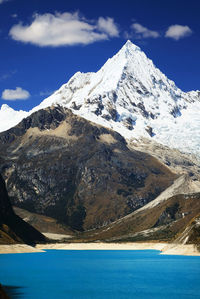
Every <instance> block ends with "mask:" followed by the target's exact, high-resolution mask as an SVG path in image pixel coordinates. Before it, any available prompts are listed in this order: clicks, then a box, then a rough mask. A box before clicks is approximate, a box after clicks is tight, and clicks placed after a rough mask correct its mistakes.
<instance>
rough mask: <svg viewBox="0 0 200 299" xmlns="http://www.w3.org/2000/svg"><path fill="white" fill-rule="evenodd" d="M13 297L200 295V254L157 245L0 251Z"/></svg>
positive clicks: (1, 277)
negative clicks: (164, 251) (164, 250)
mask: <svg viewBox="0 0 200 299" xmlns="http://www.w3.org/2000/svg"><path fill="white" fill-rule="evenodd" d="M0 283H1V284H3V285H4V286H7V287H9V288H8V289H7V290H8V291H9V292H10V294H11V293H12V294H13V295H12V297H11V298H18V299H20V298H33V299H59V298H70V299H71V298H72V299H73V298H95V299H96V298H97V299H98V298H99V299H100V298H101V299H102V298H103V299H104V298H106V299H107V298H111V299H112V298H159V299H160V298H171V299H172V298H178V299H182V298H187V299H188V298H200V257H185V256H167V255H159V251H156V250H140V251H131V250H124V251H122V250H117V251H116V250H115V251H113V250H90V251H88V250H81V251H75V250H66V251H64V250H63V251H62V250H60V251H59V250H48V251H46V252H44V253H23V254H2V255H0Z"/></svg>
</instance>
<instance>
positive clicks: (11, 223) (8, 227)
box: [0, 175, 45, 245]
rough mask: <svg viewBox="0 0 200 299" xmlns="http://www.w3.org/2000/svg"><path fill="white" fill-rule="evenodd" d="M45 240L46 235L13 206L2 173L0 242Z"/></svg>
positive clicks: (30, 242) (36, 241) (0, 183)
mask: <svg viewBox="0 0 200 299" xmlns="http://www.w3.org/2000/svg"><path fill="white" fill-rule="evenodd" d="M41 242H45V237H44V236H43V235H42V234H41V233H40V232H38V231H37V230H36V229H35V228H33V227H32V226H30V225H29V224H27V223H26V222H24V221H23V220H22V219H21V218H20V217H19V216H17V215H16V214H15V213H14V211H13V209H12V206H11V203H10V200H9V197H8V194H7V190H6V187H5V183H4V180H3V178H2V176H1V175H0V244H10V243H26V244H30V245H34V244H36V243H41Z"/></svg>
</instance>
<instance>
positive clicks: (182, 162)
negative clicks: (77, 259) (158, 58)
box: [0, 41, 200, 244]
mask: <svg viewBox="0 0 200 299" xmlns="http://www.w3.org/2000/svg"><path fill="white" fill-rule="evenodd" d="M199 111H200V91H191V92H184V91H182V90H180V89H179V88H178V87H177V86H176V85H175V83H174V82H173V81H171V80H169V79H168V78H167V77H166V76H165V75H164V74H163V73H162V72H161V71H160V70H159V69H158V68H156V67H155V65H154V64H153V62H152V61H151V60H150V59H149V58H147V56H146V55H145V53H144V52H142V50H141V49H140V48H139V47H137V46H136V45H134V44H132V43H131V42H130V41H127V42H126V44H125V45H124V46H123V47H122V49H121V50H120V51H119V52H118V53H117V54H116V55H114V56H113V57H112V58H110V59H108V61H107V62H106V63H105V64H104V65H103V66H102V68H101V69H100V70H99V71H98V72H96V73H93V72H90V73H81V72H77V73H76V74H75V75H74V76H73V77H72V78H71V79H70V80H69V81H68V82H67V83H66V84H63V85H62V86H61V87H60V88H59V89H58V90H57V91H56V92H54V93H53V94H52V95H51V96H50V97H48V98H46V99H44V101H42V102H41V104H40V105H38V106H36V107H34V108H33V109H32V110H31V111H29V112H26V111H14V110H13V109H12V108H10V107H9V106H7V105H2V107H1V109H0V119H1V120H3V121H2V122H1V123H0V131H1V133H0V172H1V173H2V176H3V178H4V179H5V181H6V186H7V190H8V194H9V197H10V200H11V203H12V205H14V206H16V207H17V208H15V210H16V211H18V212H19V213H21V215H25V216H24V218H27V217H29V218H30V217H33V218H34V219H33V218H32V220H30V219H29V222H30V223H34V225H36V226H37V227H40V226H43V225H41V223H44V224H45V227H46V230H47V231H46V232H47V233H49V232H50V233H51V232H54V233H56V232H57V231H59V232H61V233H67V232H71V233H72V235H73V238H76V237H74V236H77V235H78V236H79V240H80V238H82V239H83V240H84V241H87V240H91V241H97V240H108V241H122V240H130V241H141V240H162V241H171V240H176V241H177V242H179V241H180V240H182V241H181V242H185V243H187V242H189V243H192V242H193V243H195V244H199V240H200V239H199V235H200V233H199V215H200V200H199V199H200V195H199V194H200V167H199V156H200V149H199V143H200V137H199V136H200V134H199V127H200V115H199ZM5 130H6V131H5ZM7 205H8V207H7V210H4V209H2V215H4V216H2V215H1V217H4V220H3V221H4V222H5V221H6V219H11V218H13V217H16V216H12V215H14V214H13V211H12V208H11V206H10V203H9V202H7ZM6 211H10V212H9V215H10V216H9V217H7V216H5V215H6ZM27 211H28V212H27ZM38 214H42V215H43V216H41V215H38ZM27 215H29V216H27ZM49 217H52V218H54V219H52V218H49ZM2 219H3V218H2ZM20 221H21V220H20ZM31 221H32V222H31ZM48 221H50V222H51V225H48ZM4 222H2V224H1V227H3V228H4V231H5V226H4V225H7V224H5V223H4ZM56 222H57V223H56ZM53 223H55V227H54V228H53V230H52V225H53V226H54V224H53ZM7 226H8V227H9V225H7ZM41 229H44V227H43V228H41ZM50 229H51V230H52V231H49V230H50ZM41 231H42V230H41ZM77 231H78V232H77ZM79 232H80V234H79ZM72 235H71V237H72ZM16 238H17V237H16ZM16 238H15V239H16ZM19 239H20V240H24V239H23V238H21V237H20V238H19ZM70 240H71V241H72V239H70ZM74 240H75V239H74ZM75 241H77V240H75Z"/></svg>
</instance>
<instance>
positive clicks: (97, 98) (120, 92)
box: [0, 40, 200, 153]
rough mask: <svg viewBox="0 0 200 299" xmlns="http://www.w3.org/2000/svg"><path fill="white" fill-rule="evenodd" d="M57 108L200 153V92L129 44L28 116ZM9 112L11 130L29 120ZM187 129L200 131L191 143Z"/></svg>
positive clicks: (132, 134) (0, 114)
mask: <svg viewBox="0 0 200 299" xmlns="http://www.w3.org/2000/svg"><path fill="white" fill-rule="evenodd" d="M52 105H53V106H57V105H60V106H63V107H65V108H69V109H71V110H72V111H73V113H75V114H77V115H79V116H81V117H83V118H86V119H88V120H90V121H93V122H94V123H97V124H100V125H103V126H106V127H109V128H112V129H114V130H115V131H117V132H119V133H120V134H121V135H123V136H124V137H125V138H135V137H136V138H137V137H141V136H143V137H149V138H150V137H151V138H153V139H154V140H155V141H158V142H160V143H163V144H167V145H171V146H172V147H178V148H179V149H181V150H184V151H188V152H194V151H198V152H199V153H200V150H199V137H198V136H199V133H198V130H197V128H196V124H197V123H198V124H199V114H198V113H196V111H199V109H200V107H199V106H200V93H199V92H195V91H192V92H189V93H185V92H183V91H181V90H180V89H179V88H177V86H176V85H175V83H174V82H173V81H171V80H169V79H168V78H167V77H166V76H165V75H164V74H163V73H162V72H161V71H160V70H159V69H158V68H156V66H155V65H154V64H153V62H152V61H151V60H150V59H149V58H148V57H147V56H146V55H145V53H144V52H143V51H142V50H141V49H140V48H139V47H138V46H136V45H134V44H133V43H132V42H131V41H130V40H128V41H127V42H126V43H125V44H124V45H123V47H122V48H121V49H120V50H119V52H118V53H117V54H115V55H114V56H113V57H112V58H110V59H108V60H107V61H106V63H105V64H104V65H103V66H102V68H101V69H100V70H99V71H98V72H96V73H94V72H90V73H81V72H77V73H76V74H75V75H74V76H72V78H71V79H70V80H69V81H68V82H67V83H66V84H64V85H63V86H61V88H60V89H58V90H57V91H56V92H54V94H52V95H51V96H50V97H48V98H46V99H45V100H44V101H43V102H42V103H41V104H40V105H39V106H37V107H35V108H34V109H32V110H31V111H30V112H29V115H30V114H31V113H33V112H35V111H37V110H40V109H44V108H46V107H50V106H52ZM195 105H196V106H195ZM194 106H195V107H194ZM5 108H6V107H3V110H6V109H5ZM8 111H9V109H8ZM8 111H1V110H0V118H1V119H3V118H4V115H6V117H7V116H8V115H9V118H8V117H7V118H8V121H6V119H5V121H4V122H3V123H4V124H5V126H6V128H7V127H8V123H9V127H11V125H12V124H14V123H15V124H16V121H17V120H18V119H19V120H21V119H22V118H23V117H26V116H27V112H26V113H25V112H23V113H22V112H20V113H19V112H16V113H15V116H12V115H11V114H12V113H11V112H12V111H10V113H8ZM14 112H15V111H13V113H14ZM188 114H189V115H190V117H188ZM194 119H195V122H194V121H193V120H194ZM11 120H12V122H11ZM13 120H14V121H13ZM2 126H3V125H2ZM184 126H185V130H183V127H184ZM198 126H199V125H198ZM4 128H5V127H4V126H3V127H2V128H0V129H1V130H3V129H4ZM186 130H187V131H188V136H194V134H193V130H195V131H196V135H195V137H194V140H193V143H191V142H190V143H188V144H186V142H185V138H184V136H183V134H184V133H183V132H185V131H186ZM177 131H178V132H179V138H178V139H179V144H177V138H176V135H177ZM191 132H192V133H191Z"/></svg>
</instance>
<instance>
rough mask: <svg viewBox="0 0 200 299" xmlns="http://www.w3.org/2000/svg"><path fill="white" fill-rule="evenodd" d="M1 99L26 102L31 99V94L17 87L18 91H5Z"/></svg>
mask: <svg viewBox="0 0 200 299" xmlns="http://www.w3.org/2000/svg"><path fill="white" fill-rule="evenodd" d="M1 97H2V99H3V100H8V101H16V100H26V99H28V98H29V97H30V93H29V92H28V91H27V90H25V89H22V88H21V87H16V89H5V90H4V91H3V92H2V95H1Z"/></svg>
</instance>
